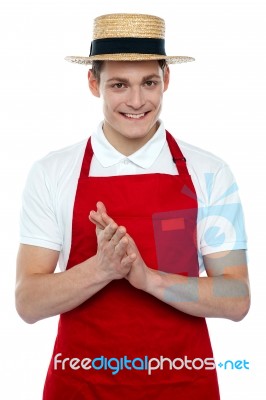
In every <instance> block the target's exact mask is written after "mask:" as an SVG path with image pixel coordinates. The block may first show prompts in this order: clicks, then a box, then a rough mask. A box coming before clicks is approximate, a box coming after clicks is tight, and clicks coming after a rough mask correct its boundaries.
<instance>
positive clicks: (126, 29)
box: [65, 14, 194, 64]
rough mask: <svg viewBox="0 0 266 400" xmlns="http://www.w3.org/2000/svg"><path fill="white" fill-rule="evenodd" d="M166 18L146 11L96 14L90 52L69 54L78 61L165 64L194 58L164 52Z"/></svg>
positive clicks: (67, 58) (70, 59) (85, 62)
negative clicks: (169, 54)
mask: <svg viewBox="0 0 266 400" xmlns="http://www.w3.org/2000/svg"><path fill="white" fill-rule="evenodd" d="M164 37H165V22H164V20H163V19H162V18H159V17H156V16H154V15H146V14H107V15H102V16H100V17H97V18H95V20H94V26H93V40H92V42H91V50H90V55H89V56H87V57H79V56H68V57H66V58H65V60H67V61H70V62H73V63H77V64H91V63H92V61H94V60H95V61H96V60H97V61H148V60H166V61H167V63H168V64H175V63H184V62H189V61H194V58H192V57H185V56H167V55H166V53H165V47H164Z"/></svg>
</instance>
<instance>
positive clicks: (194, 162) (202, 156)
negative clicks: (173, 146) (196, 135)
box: [176, 139, 228, 173]
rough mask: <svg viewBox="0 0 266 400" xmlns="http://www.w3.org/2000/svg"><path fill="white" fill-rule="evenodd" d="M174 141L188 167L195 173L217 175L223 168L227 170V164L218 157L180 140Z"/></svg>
mask: <svg viewBox="0 0 266 400" xmlns="http://www.w3.org/2000/svg"><path fill="white" fill-rule="evenodd" d="M176 141H177V143H178V145H179V147H180V149H181V151H182V153H183V155H184V157H185V158H186V160H187V163H188V167H189V168H191V169H193V170H194V171H195V172H196V171H198V172H199V173H200V172H204V173H207V172H212V173H217V172H219V170H221V169H223V168H228V164H227V163H226V162H225V161H224V160H223V159H222V158H220V157H219V156H217V155H215V154H213V153H211V152H209V151H207V150H204V149H202V148H200V147H197V146H194V145H192V144H190V143H186V142H184V141H182V140H179V139H176Z"/></svg>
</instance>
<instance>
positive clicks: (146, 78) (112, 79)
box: [106, 74, 161, 84]
mask: <svg viewBox="0 0 266 400" xmlns="http://www.w3.org/2000/svg"><path fill="white" fill-rule="evenodd" d="M151 79H161V77H160V75H157V74H151V75H147V76H144V77H143V78H142V82H146V81H150V80H151ZM106 82H107V83H110V82H121V83H127V84H128V83H130V81H129V79H126V78H121V77H119V76H114V77H113V78H110V79H108V80H107V81H106Z"/></svg>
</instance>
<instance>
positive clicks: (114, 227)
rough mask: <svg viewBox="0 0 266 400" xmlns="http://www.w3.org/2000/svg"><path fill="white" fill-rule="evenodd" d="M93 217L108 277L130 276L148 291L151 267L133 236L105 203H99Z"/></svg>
mask: <svg viewBox="0 0 266 400" xmlns="http://www.w3.org/2000/svg"><path fill="white" fill-rule="evenodd" d="M96 207H97V210H96V211H91V212H90V214H89V220H90V221H91V222H92V223H94V224H95V226H96V236H97V243H98V248H97V254H96V256H95V257H96V262H97V266H98V268H99V269H100V270H101V272H102V273H103V274H104V276H105V278H106V279H108V280H110V281H111V280H113V279H122V278H125V279H127V280H128V281H129V282H130V283H131V285H132V286H134V287H136V288H137V289H141V290H146V287H147V278H148V273H149V268H148V267H147V266H146V264H145V263H144V261H143V259H142V257H141V254H140V252H139V250H138V248H137V246H136V243H135V242H134V240H133V239H132V237H131V236H130V235H129V234H128V233H127V230H126V228H125V227H124V226H119V225H118V224H117V223H116V222H115V221H114V220H113V219H112V218H111V217H110V216H109V215H108V214H107V211H106V208H105V205H104V204H103V203H102V202H98V203H97V204H96Z"/></svg>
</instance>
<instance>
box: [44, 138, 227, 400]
mask: <svg viewBox="0 0 266 400" xmlns="http://www.w3.org/2000/svg"><path fill="white" fill-rule="evenodd" d="M167 142H168V145H169V148H170V151H171V153H172V156H173V162H175V163H176V166H177V169H178V172H179V175H167V174H159V173H156V174H144V175H126V176H111V177H91V176H88V174H89V170H90V163H91V159H92V156H93V151H92V147H91V141H90V139H89V140H88V144H87V147H86V150H85V154H84V159H83V163H82V168H81V172H80V178H79V181H78V187H77V192H76V198H75V203H74V210H73V225H72V245H71V251H70V256H69V261H68V265H67V268H72V267H73V266H75V265H77V264H79V263H81V262H83V261H85V260H86V259H88V258H89V257H91V256H93V255H95V254H96V249H97V242H96V235H95V226H94V225H93V224H92V223H91V222H90V221H89V219H88V215H89V212H90V210H93V209H95V205H96V202H97V201H99V200H101V201H102V202H103V203H104V204H105V205H106V208H107V211H108V214H109V215H110V216H111V217H112V218H114V220H115V221H116V222H117V223H118V224H119V225H124V226H125V227H126V228H127V231H128V232H129V234H130V235H131V236H132V237H133V239H134V240H135V242H136V244H137V246H138V248H139V250H140V253H141V255H142V257H143V259H144V261H145V263H146V264H147V265H148V266H149V267H150V268H153V269H158V270H160V271H164V272H171V273H178V274H185V275H188V276H198V270H199V267H198V256H197V246H196V224H197V200H196V193H195V189H194V186H193V183H192V180H191V178H190V175H189V173H188V170H187V167H186V160H185V159H184V157H183V155H182V153H181V151H180V149H179V147H178V145H177V143H176V141H175V140H174V138H173V137H172V136H171V135H170V134H169V133H168V132H167ZM177 290H178V288H177ZM167 296H169V293H167V292H166V293H165V297H166V298H167ZM67 358H68V360H66V361H65V362H64V364H63V363H61V362H60V363H56V364H55V359H57V360H58V359H60V360H63V359H67ZM73 359H74V361H73ZM151 359H153V360H151ZM208 359H213V354H212V349H211V344H210V340H209V334H208V330H207V326H206V322H205V319H204V318H198V317H193V316H190V315H188V314H185V313H182V312H180V311H178V310H176V309H175V308H174V307H172V306H170V305H168V304H166V303H164V302H163V301H160V300H158V299H156V298H155V297H153V296H151V295H150V294H147V293H145V292H143V291H141V290H138V289H135V288H134V287H132V286H131V285H130V284H129V282H128V281H127V280H126V279H121V280H115V281H112V282H111V283H109V284H108V285H107V286H106V287H104V288H103V289H102V290H100V291H99V292H98V293H96V294H95V295H94V296H93V297H91V298H90V299H88V300H87V301H85V302H84V303H83V304H81V305H80V306H79V307H77V308H75V309H74V310H72V311H69V312H67V313H64V314H62V315H61V316H60V320H59V326H58V335H57V339H56V342H55V347H54V353H53V356H52V359H51V363H50V367H49V370H48V374H47V378H46V382H45V387H44V397H43V400H58V399H64V400H90V399H95V400H120V399H121V400H124V399H126V400H149V399H154V400H165V399H167V398H174V399H179V398H180V399H186V400H190V399H191V400H192V399H193V400H194V399H197V400H203V399H204V400H206V399H208V400H218V399H219V398H220V397H219V389H218V383H217V375H216V369H215V368H214V363H212V362H211V361H212V360H209V361H208ZM70 361H71V363H70ZM149 363H151V364H150V365H152V366H154V368H155V366H157V369H154V370H151V371H150V372H149V370H148V366H149ZM211 364H212V365H211ZM73 367H74V368H73ZM208 367H209V368H212V369H208ZM173 396H174V397H173Z"/></svg>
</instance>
